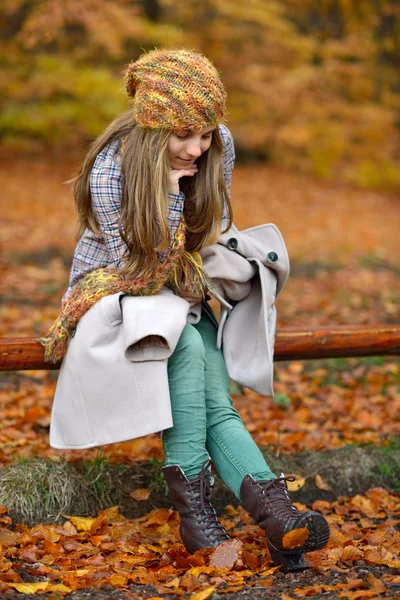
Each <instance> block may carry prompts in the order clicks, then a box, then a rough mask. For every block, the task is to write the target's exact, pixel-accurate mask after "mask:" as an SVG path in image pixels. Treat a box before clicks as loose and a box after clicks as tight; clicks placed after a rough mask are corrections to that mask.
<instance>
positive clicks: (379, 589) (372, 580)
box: [368, 574, 386, 594]
mask: <svg viewBox="0 0 400 600" xmlns="http://www.w3.org/2000/svg"><path fill="white" fill-rule="evenodd" d="M368 581H369V585H370V590H372V591H373V592H375V593H376V594H384V593H385V592H386V586H385V584H384V583H383V582H382V581H381V580H380V579H377V577H374V575H372V574H369V575H368Z"/></svg>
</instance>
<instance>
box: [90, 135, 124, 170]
mask: <svg viewBox="0 0 400 600" xmlns="http://www.w3.org/2000/svg"><path fill="white" fill-rule="evenodd" d="M120 164H121V140H120V139H116V140H111V142H108V144H106V145H105V146H104V148H103V149H102V150H101V152H99V153H98V155H97V156H96V160H95V161H94V164H93V169H94V170H97V169H101V168H103V167H104V166H105V165H109V166H112V165H114V166H118V167H119V166H120Z"/></svg>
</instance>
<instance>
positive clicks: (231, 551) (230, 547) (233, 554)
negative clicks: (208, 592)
mask: <svg viewBox="0 0 400 600" xmlns="http://www.w3.org/2000/svg"><path fill="white" fill-rule="evenodd" d="M242 550H243V543H242V542H241V541H240V540H235V539H234V540H227V541H226V542H222V544H220V545H219V546H218V547H217V548H216V549H215V551H214V552H213V554H212V556H211V559H210V566H212V567H221V568H225V569H230V568H231V567H233V565H234V564H235V562H236V561H237V560H238V559H240V558H241V556H242ZM206 597H207V596H206Z"/></svg>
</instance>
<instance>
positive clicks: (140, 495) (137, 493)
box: [129, 488, 151, 502]
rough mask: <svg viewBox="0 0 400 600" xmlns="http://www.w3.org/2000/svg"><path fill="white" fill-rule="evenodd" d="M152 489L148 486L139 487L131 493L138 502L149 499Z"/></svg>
mask: <svg viewBox="0 0 400 600" xmlns="http://www.w3.org/2000/svg"><path fill="white" fill-rule="evenodd" d="M150 494H151V491H150V490H148V489H146V488H137V489H136V490H133V491H132V492H130V493H129V495H130V496H131V497H132V498H133V499H134V500H137V501H138V502H141V501H144V500H148V499H149V497H150Z"/></svg>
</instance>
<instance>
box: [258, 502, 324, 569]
mask: <svg viewBox="0 0 400 600" xmlns="http://www.w3.org/2000/svg"><path fill="white" fill-rule="evenodd" d="M303 527H305V528H306V529H308V531H309V532H310V533H309V536H308V539H307V540H306V541H305V542H304V544H302V545H301V546H298V547H297V548H293V550H279V549H277V548H274V546H273V545H272V544H271V543H270V541H269V540H268V539H267V546H268V550H269V552H270V555H271V558H272V560H273V562H274V563H275V564H276V565H281V566H282V567H283V570H284V571H285V572H293V571H304V570H305V569H308V565H307V563H306V561H305V559H304V555H303V554H304V553H305V552H313V551H314V550H321V548H323V547H324V546H326V544H327V543H328V540H329V525H328V523H327V521H326V519H325V518H324V517H323V516H322V515H320V514H319V513H315V512H309V513H304V514H302V515H301V517H300V519H299V520H298V521H297V523H296V527H295V529H301V528H303Z"/></svg>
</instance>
